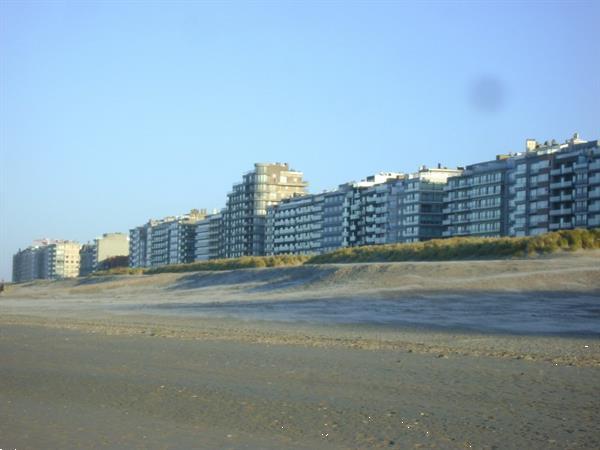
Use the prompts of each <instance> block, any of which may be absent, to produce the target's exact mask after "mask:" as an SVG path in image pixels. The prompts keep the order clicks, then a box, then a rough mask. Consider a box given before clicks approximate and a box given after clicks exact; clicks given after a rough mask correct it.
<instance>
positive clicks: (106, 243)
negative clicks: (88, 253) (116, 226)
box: [94, 233, 129, 266]
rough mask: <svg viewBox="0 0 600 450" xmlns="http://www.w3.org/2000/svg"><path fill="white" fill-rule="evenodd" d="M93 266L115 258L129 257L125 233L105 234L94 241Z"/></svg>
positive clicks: (127, 237) (127, 239)
mask: <svg viewBox="0 0 600 450" xmlns="http://www.w3.org/2000/svg"><path fill="white" fill-rule="evenodd" d="M94 250H95V251H94V265H95V266H97V265H98V264H100V263H101V262H102V261H105V260H106V259H108V258H113V257H115V256H128V255H129V236H128V235H127V234H125V233H105V234H103V235H102V237H99V238H96V239H94Z"/></svg>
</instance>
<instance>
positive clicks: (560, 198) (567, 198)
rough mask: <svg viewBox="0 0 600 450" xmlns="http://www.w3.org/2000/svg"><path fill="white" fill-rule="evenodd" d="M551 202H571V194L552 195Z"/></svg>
mask: <svg viewBox="0 0 600 450" xmlns="http://www.w3.org/2000/svg"><path fill="white" fill-rule="evenodd" d="M550 201H551V202H572V201H573V194H561V195H553V196H552V197H550Z"/></svg>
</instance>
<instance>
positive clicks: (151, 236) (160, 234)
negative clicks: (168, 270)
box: [129, 209, 206, 267]
mask: <svg viewBox="0 0 600 450" xmlns="http://www.w3.org/2000/svg"><path fill="white" fill-rule="evenodd" d="M205 217H206V210H197V209H193V210H192V211H190V213H189V214H186V215H183V216H169V217H165V218H163V219H161V220H150V221H148V223H146V224H145V225H142V226H140V227H136V228H133V229H131V230H130V231H129V249H130V254H129V266H130V267H159V266H164V265H167V264H184V263H190V262H193V261H194V258H195V245H196V223H197V222H198V221H200V220H202V219H204V218H205Z"/></svg>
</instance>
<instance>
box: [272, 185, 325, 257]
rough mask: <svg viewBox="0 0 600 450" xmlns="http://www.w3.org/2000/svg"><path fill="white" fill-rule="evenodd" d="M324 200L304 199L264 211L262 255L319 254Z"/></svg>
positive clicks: (322, 198)
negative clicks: (264, 225)
mask: <svg viewBox="0 0 600 450" xmlns="http://www.w3.org/2000/svg"><path fill="white" fill-rule="evenodd" d="M324 200H325V194H317V195H304V196H301V197H292V198H288V199H284V200H282V201H281V202H280V203H279V204H277V205H273V206H270V207H269V208H267V218H266V232H265V254H266V255H281V254H296V255H314V254H318V253H321V251H322V242H323V203H324Z"/></svg>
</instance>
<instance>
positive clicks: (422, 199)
mask: <svg viewBox="0 0 600 450" xmlns="http://www.w3.org/2000/svg"><path fill="white" fill-rule="evenodd" d="M460 173H461V171H460V170H453V169H446V168H441V167H439V168H437V169H427V168H425V167H423V168H422V169H421V170H420V171H419V172H418V173H416V174H412V175H405V174H401V173H379V174H376V175H372V176H369V177H367V178H366V179H365V180H362V181H359V182H350V183H346V184H343V185H340V186H339V187H338V189H336V190H334V191H330V192H324V193H321V194H312V195H306V196H302V197H295V198H289V199H285V200H283V201H281V202H280V203H279V204H277V205H273V206H271V207H269V208H268V212H267V222H266V223H267V226H266V238H265V242H266V247H265V250H266V254H267V255H279V254H319V253H325V252H329V251H332V250H335V249H338V248H341V247H352V246H362V245H376V244H386V243H397V242H415V241H420V240H427V239H432V238H439V237H441V236H442V227H443V225H442V202H443V186H444V185H445V182H446V180H447V178H448V177H450V176H453V175H458V174H460Z"/></svg>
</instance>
